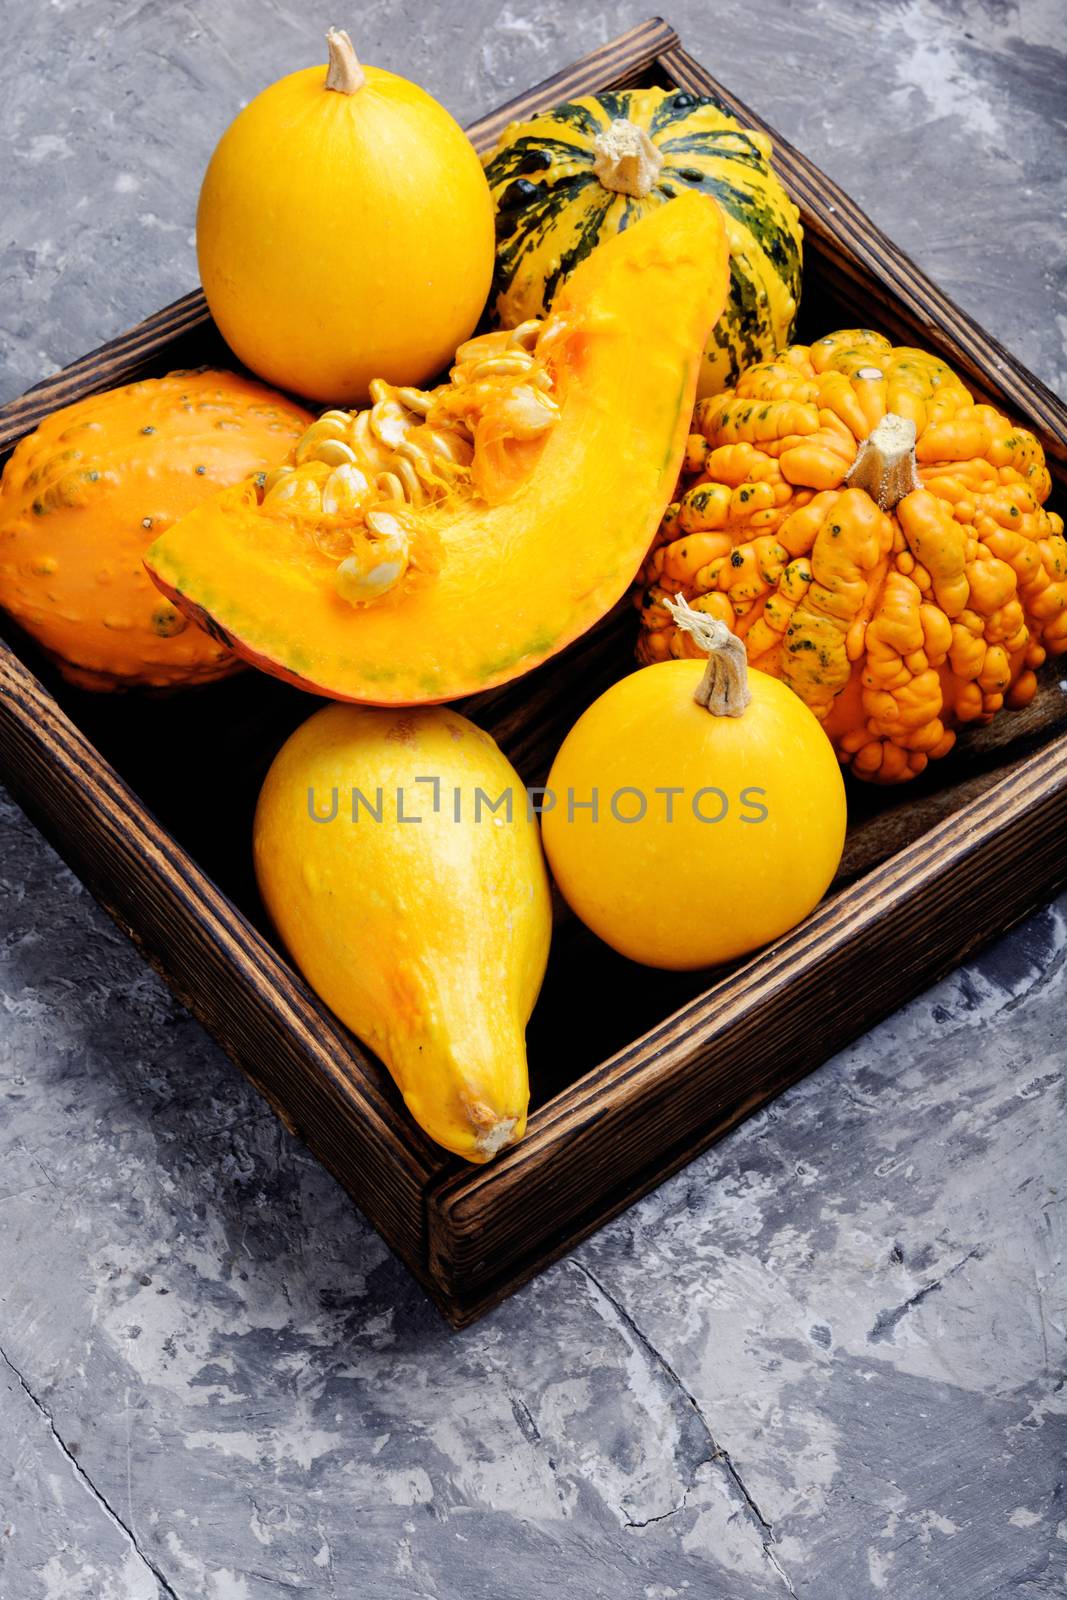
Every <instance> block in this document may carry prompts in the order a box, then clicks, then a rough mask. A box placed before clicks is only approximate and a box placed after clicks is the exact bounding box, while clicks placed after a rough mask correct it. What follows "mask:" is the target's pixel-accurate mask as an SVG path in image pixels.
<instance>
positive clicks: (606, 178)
mask: <svg viewBox="0 0 1067 1600" xmlns="http://www.w3.org/2000/svg"><path fill="white" fill-rule="evenodd" d="M593 151H594V154H595V159H594V161H593V171H594V172H595V173H596V175H597V177H598V178H599V179H600V182H601V183H602V184H603V186H604V188H605V189H611V190H613V192H614V193H615V194H632V195H633V196H634V197H635V198H636V199H640V198H641V197H642V195H646V194H647V193H648V191H649V190H650V189H651V188H653V187H654V185H655V183H656V180H657V178H658V177H659V174H660V168H661V167H662V166H663V155H662V153H661V152H660V151H659V150H657V149H656V146H655V145H654V144H653V143H652V140H651V139H650V138H649V137H648V134H647V133H646V132H645V130H644V128H639V127H638V126H637V124H636V123H635V122H630V121H629V120H628V119H627V118H626V117H616V118H615V121H614V122H612V123H611V124H610V126H609V127H607V128H605V129H604V131H603V133H598V134H597V136H596V138H595V139H594V140H593Z"/></svg>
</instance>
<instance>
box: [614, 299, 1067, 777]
mask: <svg viewBox="0 0 1067 1600" xmlns="http://www.w3.org/2000/svg"><path fill="white" fill-rule="evenodd" d="M694 425H695V432H694V433H693V434H692V435H691V436H690V440H689V447H688V450H687V454H686V461H685V466H684V468H683V473H682V480H681V484H680V486H679V497H678V499H677V501H676V502H675V503H674V504H672V505H671V506H670V507H668V510H667V513H666V515H665V517H664V519H663V523H662V525H661V527H660V531H659V534H658V536H657V539H656V543H655V545H654V546H653V549H652V552H651V554H650V556H649V559H648V561H647V563H646V566H645V569H644V572H643V575H642V583H643V588H642V592H641V595H640V597H639V598H640V604H641V608H642V623H643V631H642V636H641V641H640V645H639V648H638V654H639V657H640V659H641V660H642V661H646V662H651V661H663V660H666V659H667V658H669V657H671V656H688V655H691V654H693V650H694V647H693V645H692V643H691V641H690V639H689V637H688V636H687V635H686V634H685V633H684V631H682V630H679V629H678V628H677V627H676V626H675V624H674V621H673V619H672V616H671V613H670V611H669V610H668V609H667V605H666V601H667V599H668V598H670V597H673V596H675V595H679V594H681V595H684V596H685V598H686V599H687V600H689V601H690V602H691V603H692V604H693V605H694V606H695V607H697V608H698V609H699V610H702V611H706V612H709V613H710V614H711V615H713V616H716V617H719V618H720V619H721V620H722V621H724V622H726V623H727V624H728V625H729V626H730V627H731V628H732V629H733V630H734V632H736V633H737V634H739V635H740V636H741V637H742V638H743V639H744V641H745V646H746V649H747V652H748V659H749V661H750V663H751V664H752V665H753V666H756V667H759V668H760V670H761V671H763V672H767V673H771V674H773V675H774V676H775V677H779V678H782V679H783V680H784V681H785V682H786V683H788V684H789V685H790V686H791V687H792V688H793V689H795V690H796V692H797V693H798V694H799V695H800V697H801V699H803V700H804V701H805V702H806V703H807V704H808V705H809V706H810V707H811V709H812V710H813V711H814V712H815V714H816V716H818V717H819V719H820V720H821V722H822V724H823V727H824V728H825V730H826V732H827V733H828V734H829V735H830V737H831V739H832V740H833V743H834V746H835V748H836V750H837V753H838V756H839V758H840V759H841V761H842V762H843V763H844V764H846V765H847V766H849V767H850V768H851V769H852V771H853V772H854V773H855V774H856V775H857V776H858V777H862V778H867V779H871V780H873V781H875V782H879V783H899V782H903V781H905V780H907V779H909V778H912V777H914V776H915V775H916V774H917V773H919V772H921V771H922V770H923V768H924V767H925V766H926V764H927V762H928V761H930V760H936V759H937V758H938V757H940V756H943V755H945V754H946V752H947V751H948V750H950V749H951V747H952V745H953V743H954V741H955V738H956V731H957V730H958V729H959V728H960V727H961V726H963V725H965V724H967V723H977V722H988V721H989V719H990V718H991V717H992V716H993V715H994V713H995V712H996V711H998V710H999V709H1000V708H1001V706H1003V705H1004V704H1005V703H1007V704H1009V705H1011V706H1022V705H1025V704H1026V703H1027V702H1028V701H1029V700H1030V699H1031V698H1032V696H1033V694H1034V691H1035V688H1036V683H1037V680H1036V677H1035V669H1036V668H1037V667H1039V666H1040V665H1041V664H1042V662H1043V661H1044V660H1045V658H1046V656H1047V655H1058V654H1060V653H1062V652H1063V651H1065V650H1067V543H1065V541H1064V538H1063V521H1062V519H1061V518H1060V517H1058V516H1056V515H1055V514H1054V513H1052V512H1049V511H1046V510H1045V509H1044V502H1045V500H1046V498H1047V496H1048V493H1049V488H1050V480H1049V475H1048V471H1047V469H1046V466H1045V461H1044V456H1043V454H1042V451H1041V447H1040V446H1039V444H1038V442H1037V440H1036V439H1035V438H1034V436H1033V434H1031V433H1029V432H1027V430H1026V429H1025V428H1021V427H1017V426H1014V425H1013V424H1012V423H1011V422H1009V421H1008V419H1007V418H1006V417H1004V416H1002V415H1001V414H1000V412H999V411H997V410H995V409H994V408H993V407H992V406H988V405H980V404H977V403H976V402H975V400H974V399H973V398H972V396H971V395H970V394H969V393H968V391H967V390H966V389H965V388H964V386H963V384H962V383H961V382H960V380H959V378H958V377H957V376H956V375H955V373H953V372H952V371H951V370H950V369H949V368H948V367H947V366H946V365H945V364H944V362H942V361H940V360H938V359H937V357H936V356H933V355H930V354H927V353H926V352H924V351H922V350H911V349H906V348H893V347H892V346H891V345H890V343H889V341H888V340H887V339H885V338H883V337H882V336H881V335H879V334H877V333H872V332H870V331H869V330H868V329H859V330H856V329H850V330H846V331H843V332H839V333H833V334H829V335H827V337H826V338H824V339H820V340H818V341H817V343H815V344H813V345H811V346H810V347H808V346H804V345H794V346H792V347H791V348H790V349H788V350H786V351H784V352H783V353H782V354H781V355H780V356H779V357H778V358H777V360H775V361H767V362H761V363H759V364H758V365H756V366H752V367H749V368H748V369H747V370H746V371H745V372H744V373H743V374H742V375H741V377H740V379H739V380H738V383H737V386H736V388H734V389H731V390H728V391H727V392H726V393H725V394H722V395H719V396H717V397H716V398H715V399H711V400H704V401H701V403H700V404H699V405H698V407H697V409H696V413H695V422H694Z"/></svg>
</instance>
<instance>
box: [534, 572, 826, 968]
mask: <svg viewBox="0 0 1067 1600" xmlns="http://www.w3.org/2000/svg"><path fill="white" fill-rule="evenodd" d="M676 621H677V623H678V626H679V627H683V628H686V629H688V630H690V631H691V632H692V634H693V636H694V638H695V640H696V642H697V643H698V644H699V645H700V646H701V647H702V648H704V649H706V650H708V652H709V653H708V656H707V659H706V660H705V661H698V660H676V661H664V662H660V663H658V664H656V665H654V666H650V667H645V668H643V669H642V670H641V671H639V672H635V673H633V674H631V676H630V677H628V678H623V679H622V680H621V681H620V682H619V683H616V684H613V685H612V687H611V688H610V689H608V690H607V691H606V693H604V694H602V695H601V696H600V698H599V700H596V701H595V702H594V703H593V705H591V706H590V707H589V709H588V711H586V712H585V713H584V715H583V716H581V717H580V718H579V720H578V721H577V723H576V724H575V726H574V727H573V728H572V729H571V731H570V733H569V734H568V735H567V738H566V739H565V740H564V742H563V745H562V748H561V749H560V751H559V754H558V755H557V756H556V759H555V762H554V763H553V766H552V771H551V774H550V776H549V779H548V786H547V787H548V791H549V793H548V796H547V797H546V800H545V810H544V812H543V816H542V831H543V836H544V843H545V850H546V853H547V855H548V860H549V865H550V866H551V868H552V872H553V874H554V876H555V879H556V882H557V883H558V884H559V887H560V889H561V891H562V893H563V895H564V898H565V899H566V900H567V902H568V904H569V905H570V907H571V909H572V910H573V911H575V912H576V913H577V915H578V916H579V917H581V919H582V921H583V922H584V923H586V925H587V926H588V927H590V928H591V929H592V930H593V932H594V933H596V934H598V935H599V937H600V938H601V939H603V940H604V941H605V943H607V944H610V945H611V946H612V947H613V948H614V949H615V950H618V951H619V952H620V954H622V955H624V956H628V957H629V958H630V960H632V961H640V962H642V963H644V964H645V965H647V966H652V967H668V968H674V969H678V970H685V969H693V968H698V967H706V966H713V965H716V964H717V963H719V962H722V961H729V960H731V959H733V958H734V957H735V956H740V955H744V954H747V952H748V951H750V950H755V949H757V948H758V947H759V946H760V945H763V944H766V943H767V942H768V941H769V940H771V939H775V938H777V937H778V935H779V934H782V933H785V932H786V931H787V930H788V929H789V928H791V927H793V926H794V925H795V924H796V923H798V922H799V921H800V920H801V919H802V918H803V917H805V916H807V914H808V912H809V911H811V910H812V908H813V907H814V906H815V905H817V904H818V902H819V900H820V899H821V898H822V896H823V895H824V894H825V892H826V890H827V888H828V887H829V885H830V881H831V879H832V878H833V875H834V872H835V870H836V868H837V864H838V862H839V861H840V858H841V850H842V847H843V845H844V839H845V786H844V781H843V779H842V777H841V770H840V767H839V766H838V763H837V759H836V757H835V755H834V752H833V748H832V746H831V744H830V741H829V740H828V739H827V737H826V735H825V734H824V733H823V731H822V729H821V728H820V726H819V724H818V721H817V720H816V718H815V717H814V716H813V715H812V713H811V712H810V711H809V710H808V708H807V707H806V706H805V705H804V704H803V702H802V701H801V700H799V699H798V698H797V696H796V695H794V694H793V693H792V691H791V690H789V689H787V688H786V686H785V684H783V683H780V682H779V681H778V680H777V679H776V678H770V677H767V676H766V675H765V674H764V673H762V672H753V671H749V670H748V669H747V667H746V664H745V650H744V646H743V644H742V643H741V641H740V640H739V639H738V638H736V636H735V635H733V634H731V633H730V631H729V629H728V628H727V627H726V626H725V624H723V623H721V622H719V621H717V620H715V619H713V618H710V617H707V616H704V615H703V614H702V613H700V612H695V611H691V610H690V609H689V607H688V606H687V605H686V603H685V602H684V601H682V602H680V604H679V605H678V607H677V609H676Z"/></svg>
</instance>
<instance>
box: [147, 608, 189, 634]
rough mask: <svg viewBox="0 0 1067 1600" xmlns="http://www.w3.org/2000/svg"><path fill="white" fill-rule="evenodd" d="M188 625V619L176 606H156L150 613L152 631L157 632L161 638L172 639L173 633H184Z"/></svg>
mask: <svg viewBox="0 0 1067 1600" xmlns="http://www.w3.org/2000/svg"><path fill="white" fill-rule="evenodd" d="M188 626H189V623H188V619H187V618H186V617H184V616H183V615H182V613H181V612H180V611H179V610H178V609H177V607H176V606H172V605H164V606H157V607H156V609H155V610H154V611H153V613H152V631H153V633H158V635H159V637H160V638H161V639H173V638H174V635H175V634H177V633H184V632H185V630H186V628H187V627H188Z"/></svg>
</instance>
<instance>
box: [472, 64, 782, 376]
mask: <svg viewBox="0 0 1067 1600" xmlns="http://www.w3.org/2000/svg"><path fill="white" fill-rule="evenodd" d="M619 121H622V122H626V123H629V124H631V125H632V126H633V127H635V128H637V129H640V130H642V131H643V132H644V133H645V134H646V135H647V137H648V139H649V140H650V142H651V144H652V146H653V147H654V149H655V150H656V152H658V157H659V158H662V166H661V167H660V168H659V171H658V173H657V175H656V179H655V183H654V185H653V187H652V188H651V189H650V190H649V192H648V193H647V194H645V195H644V196H635V195H631V194H625V193H613V192H611V191H610V190H608V189H605V188H604V187H603V185H602V183H601V181H600V178H599V177H598V175H597V172H596V171H595V170H594V168H595V163H596V160H597V141H598V140H600V141H603V139H604V137H605V136H606V135H607V134H608V133H609V130H610V129H611V127H612V124H613V123H616V122H619ZM486 176H487V177H488V179H489V186H490V188H491V190H492V193H493V198H494V200H495V202H496V208H497V223H496V226H497V256H496V270H495V275H494V280H493V296H494V298H493V309H494V314H495V316H496V318H497V320H498V322H499V323H500V324H501V325H502V326H504V327H514V326H516V325H517V324H519V323H521V322H523V321H525V320H526V319H527V318H528V317H539V316H543V315H544V314H545V312H546V311H547V310H548V309H549V308H550V307H551V305H552V302H553V300H554V298H555V295H556V293H557V291H558V289H559V286H560V284H561V283H563V282H564V281H565V280H566V278H567V276H568V275H569V274H570V273H571V272H572V271H573V270H574V268H575V267H576V266H577V265H578V263H579V262H580V261H582V260H584V259H585V257H586V256H587V255H588V254H589V252H590V250H592V249H593V248H594V246H595V245H596V244H597V243H598V242H599V241H600V240H602V239H604V238H606V237H610V236H611V235H612V234H613V233H618V232H622V231H624V230H625V229H626V228H628V227H630V226H631V225H632V223H633V222H635V221H636V220H637V219H638V218H639V217H641V216H644V215H646V214H647V213H648V212H649V211H651V210H653V209H655V208H656V207H658V206H660V205H662V204H663V202H664V201H666V200H670V199H673V198H674V197H675V196H677V195H678V194H681V193H684V192H686V191H687V190H690V189H695V190H697V191H698V192H700V193H703V194H710V195H712V196H713V197H714V198H715V199H716V200H717V201H718V202H719V204H720V205H721V206H722V208H723V211H724V214H725V217H726V229H727V237H728V239H729V243H730V292H729V295H728V297H727V301H726V306H725V308H724V310H723V314H722V316H721V317H720V318H719V321H718V322H717V323H716V325H715V328H714V330H713V332H712V335H711V338H710V339H709V341H708V346H707V352H706V356H705V360H704V364H703V366H702V368H701V373H700V380H699V388H698V393H699V394H701V395H708V394H716V393H718V392H719V391H720V390H722V389H724V388H726V387H727V386H728V385H729V384H731V383H732V382H734V381H735V379H736V377H737V375H738V372H739V371H740V370H741V368H742V367H745V366H748V365H750V364H751V363H752V362H753V361H759V360H762V359H764V358H765V357H767V356H770V355H773V354H775V353H776V352H777V351H778V350H780V349H782V348H783V347H784V346H785V345H787V344H788V343H789V341H790V339H791V338H792V336H793V330H794V327H795V323H796V314H797V305H798V302H799V299H800V276H801V236H802V230H801V227H800V219H799V212H798V211H797V208H796V206H795V205H794V204H793V202H792V201H791V200H790V199H789V197H788V195H787V194H786V192H785V190H784V189H783V188H782V185H781V183H780V182H779V180H778V178H777V177H776V176H775V173H774V170H773V167H772V166H771V144H770V140H769V139H768V138H767V137H766V135H765V134H762V133H757V132H753V131H750V130H748V129H744V128H742V127H741V126H740V124H739V123H738V122H736V121H735V120H734V118H733V117H731V116H730V115H729V113H728V112H727V111H726V110H725V109H724V108H723V107H722V106H721V105H720V104H719V103H718V102H717V101H716V100H714V99H711V98H697V97H696V96H694V95H691V94H688V93H686V92H685V91H681V90H667V89H628V90H619V91H615V92H612V93H607V94H601V95H595V96H593V95H590V96H587V97H583V98H581V99H577V100H573V101H569V102H567V103H566V104H565V105H561V106H556V107H555V108H554V109H553V110H550V111H546V112H543V113H542V114H541V115H540V116H538V117H534V118H532V119H531V120H530V121H528V122H521V123H512V124H511V126H510V127H508V128H507V129H506V130H505V132H504V134H503V135H502V137H501V140H500V143H499V145H498V147H497V149H496V151H495V152H494V153H493V155H492V156H491V157H490V158H489V160H488V163H487V166H486Z"/></svg>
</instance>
